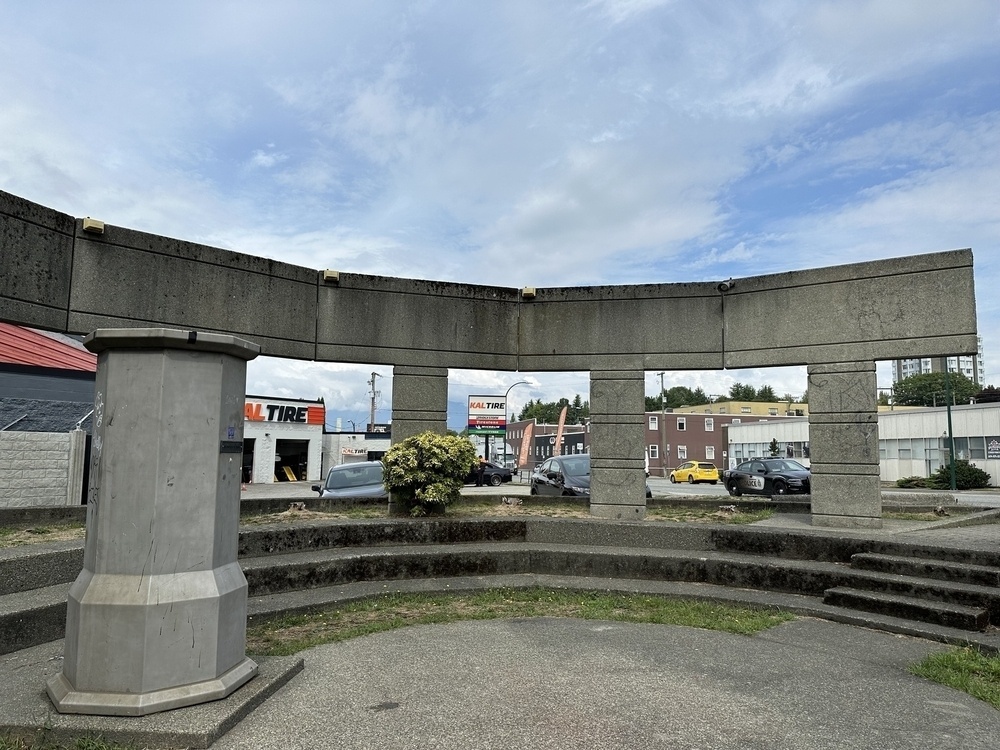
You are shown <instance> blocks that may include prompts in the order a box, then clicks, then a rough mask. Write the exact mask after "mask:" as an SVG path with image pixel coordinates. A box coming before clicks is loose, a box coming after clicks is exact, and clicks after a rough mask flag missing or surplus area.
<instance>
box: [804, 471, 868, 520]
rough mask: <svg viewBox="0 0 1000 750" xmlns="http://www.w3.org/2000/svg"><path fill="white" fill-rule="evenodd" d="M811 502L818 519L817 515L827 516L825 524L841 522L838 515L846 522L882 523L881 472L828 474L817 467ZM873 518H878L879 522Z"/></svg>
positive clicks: (813, 479)
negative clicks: (838, 520)
mask: <svg viewBox="0 0 1000 750" xmlns="http://www.w3.org/2000/svg"><path fill="white" fill-rule="evenodd" d="M817 468H819V467H817ZM811 502H812V513H813V522H814V523H816V517H817V516H824V517H826V518H825V519H824V524H823V525H828V526H835V525H837V524H836V520H837V519H843V524H844V525H845V526H850V525H857V524H868V525H867V526H866V528H879V527H880V526H881V518H882V491H881V484H880V482H879V477H878V475H877V474H867V475H856V474H855V475H851V474H826V473H823V472H821V471H817V470H814V471H813V473H812V499H811ZM851 519H855V520H851ZM871 519H874V520H876V521H877V525H874V524H873V522H872V521H871Z"/></svg>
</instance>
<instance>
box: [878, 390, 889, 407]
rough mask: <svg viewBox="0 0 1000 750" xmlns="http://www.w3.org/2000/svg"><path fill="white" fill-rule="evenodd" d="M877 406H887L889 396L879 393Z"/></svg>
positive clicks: (882, 392) (884, 392) (883, 392)
mask: <svg viewBox="0 0 1000 750" xmlns="http://www.w3.org/2000/svg"><path fill="white" fill-rule="evenodd" d="M878 405H879V406H889V394H888V393H887V392H886V391H879V394H878Z"/></svg>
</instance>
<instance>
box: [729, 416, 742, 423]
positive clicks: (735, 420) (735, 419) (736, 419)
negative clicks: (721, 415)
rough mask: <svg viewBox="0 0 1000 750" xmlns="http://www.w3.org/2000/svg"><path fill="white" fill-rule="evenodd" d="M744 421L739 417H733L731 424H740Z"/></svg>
mask: <svg viewBox="0 0 1000 750" xmlns="http://www.w3.org/2000/svg"><path fill="white" fill-rule="evenodd" d="M741 421H742V420H741V419H740V418H739V417H733V421H732V422H730V424H739V423H740V422H741Z"/></svg>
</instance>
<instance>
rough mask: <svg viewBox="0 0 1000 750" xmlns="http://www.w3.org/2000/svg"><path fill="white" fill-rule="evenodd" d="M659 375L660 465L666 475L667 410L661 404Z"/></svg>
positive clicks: (661, 381)
mask: <svg viewBox="0 0 1000 750" xmlns="http://www.w3.org/2000/svg"><path fill="white" fill-rule="evenodd" d="M659 376H660V466H662V467H663V476H667V455H666V454H667V410H666V409H665V408H664V404H663V373H662V372H661V373H659Z"/></svg>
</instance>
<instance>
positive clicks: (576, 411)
mask: <svg viewBox="0 0 1000 750" xmlns="http://www.w3.org/2000/svg"><path fill="white" fill-rule="evenodd" d="M564 406H565V407H567V409H566V424H580V423H581V422H583V421H584V420H585V419H589V418H590V402H589V401H584V400H583V399H582V398H581V397H580V394H577V395H576V397H575V398H574V399H573V403H572V404H571V403H570V402H569V399H565V398H561V399H559V400H558V401H551V402H549V403H543V402H542V401H541V399H539V400H538V401H533V400H532V401H529V402H528V403H527V404H525V405H524V408H523V409H521V413H520V414H518V415H517V418H518V420H519V421H523V420H526V419H534V420H535V421H536V422H538V423H539V424H555V423H556V422H558V421H559V412H561V411H562V408H563V407H564Z"/></svg>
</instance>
